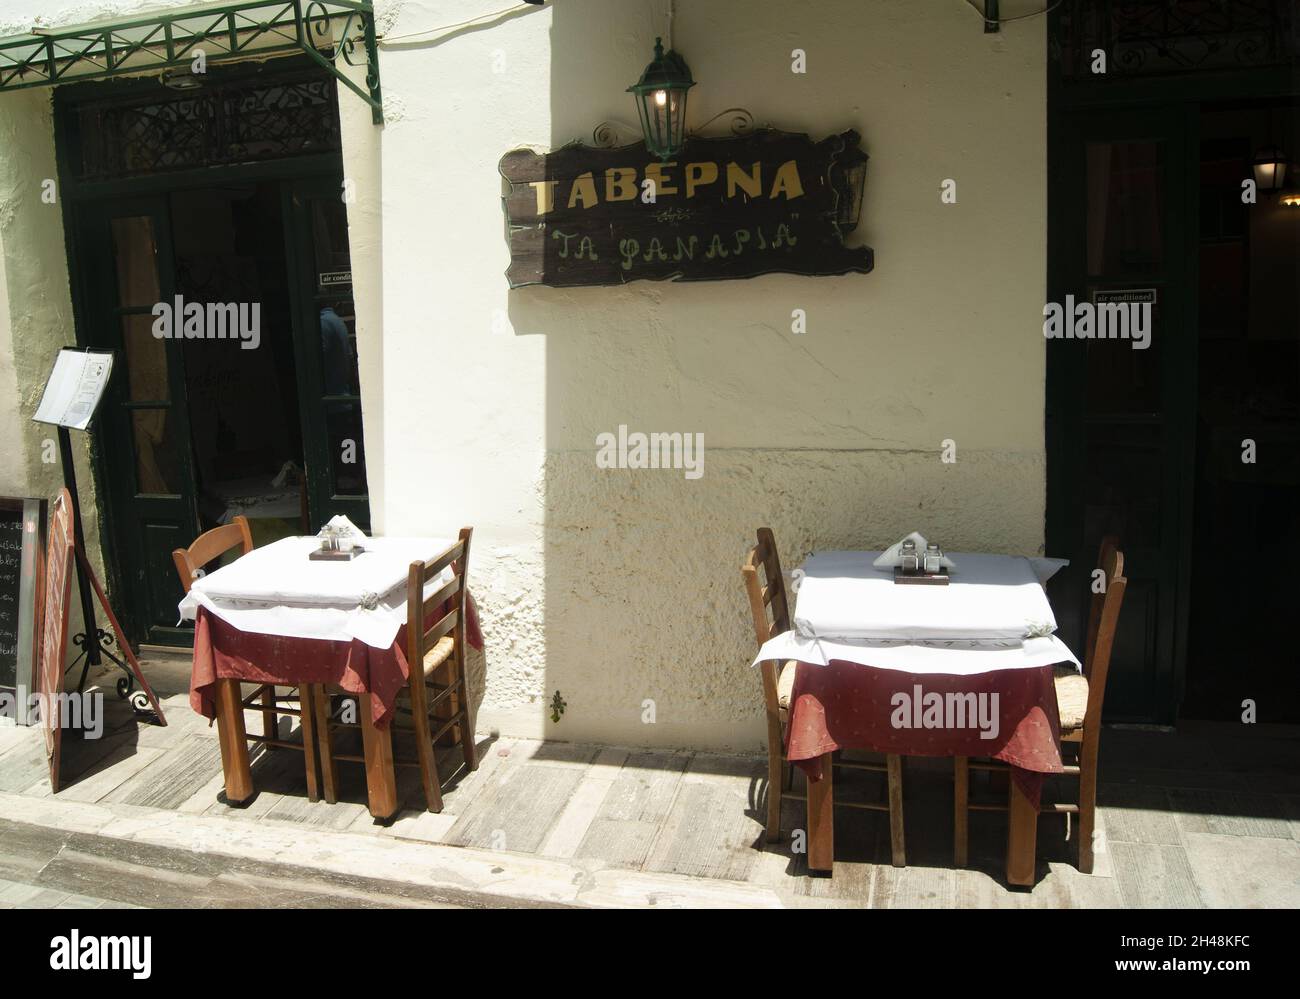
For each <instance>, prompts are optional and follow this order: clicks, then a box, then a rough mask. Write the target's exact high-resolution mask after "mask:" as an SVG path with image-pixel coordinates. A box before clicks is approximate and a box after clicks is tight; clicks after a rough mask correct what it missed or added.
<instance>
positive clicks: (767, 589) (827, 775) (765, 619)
mask: <svg viewBox="0 0 1300 999" xmlns="http://www.w3.org/2000/svg"><path fill="white" fill-rule="evenodd" d="M740 573H741V576H742V578H743V579H744V581H745V592H746V593H747V594H748V595H749V608H750V612H751V613H752V615H753V618H754V637H755V638H756V639H757V640H758V645H759V647H760V648H761V647H762V646H763V643H764V642H766V641H767V640H768V639H770V638H772V637H774V636H776V635H779V634H781V633H782V632H785V631H789V630H790V617H791V615H790V604H789V600H788V599H787V597H786V592H785V579H784V577H783V576H782V575H781V560H780V558H779V557H778V555H777V549H776V539H775V538H774V537H773V535H772V531H771V529H770V528H767V527H760V528H759V529H758V543H757V544H756V545H755V546H754V547H753V548H751V549H750V551H749V554H748V555H747V556H746V558H745V561H744V564H743V565H742V566H741V567H740ZM796 669H797V663H796V662H795V661H794V660H793V659H791V660H788V661H787V662H784V663H781V662H778V661H776V660H770V659H769V660H764V661H763V662H761V663H760V664H759V671H760V674H761V677H762V681H763V701H764V707H765V713H766V716H767V824H766V832H767V841H768V842H769V843H775V842H777V841H778V840H779V839H780V838H781V804H782V801H783V799H785V798H791V799H793V800H796V801H807V798H808V796H807V795H804V794H798V793H796V792H794V791H793V790H792V787H793V775H794V769H793V764H792V763H790V761H789V760H787V759H786V758H785V731H786V727H787V725H788V724H789V715H790V696H791V692H792V690H793V689H794V680H795V672H796ZM837 768H838V769H845V770H868V771H873V772H876V773H884V774H886V779H887V790H888V797H887V800H886V801H884V802H858V801H837V802H833V804H835V805H844V806H847V807H850V808H866V809H870V810H872V811H883V812H888V813H889V832H890V847H891V852H892V859H893V864H894V866H895V867H904V866H906V851H905V849H904V838H903V766H902V757H900V756H898V755H897V754H895V753H888V754H885V761H884V762H883V763H875V762H871V761H858V760H845V759H841V758H838V754H837V758H836V759H835V760H834V762H833V763H832V766H831V767H829V768H826V770H825V772H824V773H823V775H822V780H823V781H826V782H827V783H828V785H829V784H830V782H831V781H832V780H833V773H834V770H835V769H837Z"/></svg>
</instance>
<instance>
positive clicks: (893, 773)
mask: <svg viewBox="0 0 1300 999" xmlns="http://www.w3.org/2000/svg"><path fill="white" fill-rule="evenodd" d="M885 764H886V767H887V768H888V771H889V778H888V779H889V847H890V851H891V852H892V853H893V858H894V866H895V867H906V866H907V851H906V850H905V849H904V840H903V758H902V757H901V756H899V755H898V754H897V753H889V754H888V755H887V756H886V757H885Z"/></svg>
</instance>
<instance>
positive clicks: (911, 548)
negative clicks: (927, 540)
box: [898, 538, 921, 572]
mask: <svg viewBox="0 0 1300 999" xmlns="http://www.w3.org/2000/svg"><path fill="white" fill-rule="evenodd" d="M898 557H899V560H900V561H901V562H902V569H903V571H904V572H916V571H917V570H918V569H920V568H921V559H920V556H918V555H917V552H916V542H915V541H913V540H912V539H911V538H908V539H907V540H906V541H904V542H903V547H902V548H901V549H900V550H899V553H898Z"/></svg>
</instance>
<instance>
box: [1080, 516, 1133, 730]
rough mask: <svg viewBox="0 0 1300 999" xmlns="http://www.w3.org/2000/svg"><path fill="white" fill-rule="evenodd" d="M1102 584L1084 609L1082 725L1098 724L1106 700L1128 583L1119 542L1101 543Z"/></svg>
mask: <svg viewBox="0 0 1300 999" xmlns="http://www.w3.org/2000/svg"><path fill="white" fill-rule="evenodd" d="M1097 567H1098V568H1099V569H1101V571H1102V574H1103V579H1104V582H1105V586H1104V589H1103V590H1102V592H1100V593H1094V594H1093V595H1092V604H1091V606H1090V607H1089V609H1088V638H1087V646H1086V648H1085V651H1084V656H1083V673H1084V675H1085V676H1086V677H1087V678H1088V709H1087V714H1086V715H1085V717H1084V725H1085V727H1086V726H1092V725H1097V724H1099V723H1100V722H1101V708H1102V704H1103V703H1104V701H1105V698H1106V674H1107V673H1108V672H1109V670H1110V654H1111V649H1112V648H1113V647H1114V644H1115V628H1116V626H1117V625H1118V623H1119V612H1120V608H1121V607H1122V606H1123V604H1124V590H1125V588H1126V587H1127V586H1128V580H1127V579H1126V578H1125V577H1124V553H1123V552H1122V551H1120V550H1119V539H1117V538H1115V537H1113V536H1107V537H1105V538H1103V539H1102V542H1101V551H1100V553H1099V554H1098V556H1097Z"/></svg>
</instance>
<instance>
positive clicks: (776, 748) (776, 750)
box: [767, 719, 787, 843]
mask: <svg viewBox="0 0 1300 999" xmlns="http://www.w3.org/2000/svg"><path fill="white" fill-rule="evenodd" d="M785 771H787V764H785V760H783V758H781V723H780V722H775V721H771V719H770V721H768V723H767V842H768V843H776V842H779V840H780V838H781V791H783V790H784V786H785Z"/></svg>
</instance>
